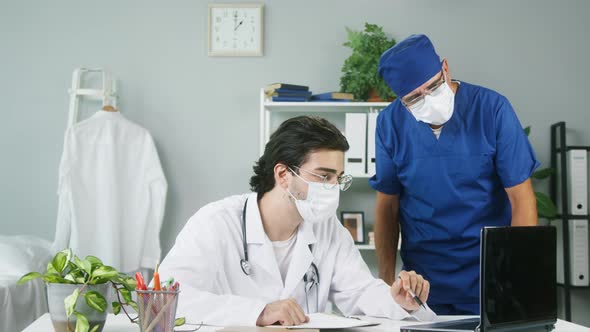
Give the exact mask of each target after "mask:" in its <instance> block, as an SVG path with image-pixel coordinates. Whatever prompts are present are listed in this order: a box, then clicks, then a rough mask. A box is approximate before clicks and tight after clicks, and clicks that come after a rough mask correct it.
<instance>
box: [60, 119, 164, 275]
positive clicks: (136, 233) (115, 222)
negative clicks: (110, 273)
mask: <svg viewBox="0 0 590 332" xmlns="http://www.w3.org/2000/svg"><path fill="white" fill-rule="evenodd" d="M166 191H167V183H166V178H165V177H164V173H163V172H162V167H161V165H160V159H159V158H158V153H157V151H156V147H155V145H154V142H153V140H152V137H151V136H150V134H149V132H148V131H147V130H145V129H144V128H142V127H140V126H138V125H137V124H135V123H133V122H131V121H129V120H127V119H126V118H125V117H124V116H123V115H122V114H121V113H119V112H105V111H98V112H97V113H96V114H94V115H93V116H92V117H90V118H89V119H87V120H84V121H81V122H79V123H77V124H75V125H74V126H72V127H70V128H68V130H67V131H66V135H65V142H64V151H63V155H62V159H61V164H60V167H59V184H58V195H59V207H58V218H57V225H56V232H55V241H54V244H53V247H54V250H61V249H63V248H66V247H71V248H72V249H73V250H74V253H75V254H77V255H78V256H80V257H81V258H83V257H85V256H86V255H94V256H97V257H99V258H101V259H102V260H103V262H104V263H105V264H108V265H111V266H113V267H115V268H117V269H118V270H120V271H125V272H130V271H135V270H138V269H139V268H153V267H154V266H155V264H156V263H157V261H158V260H159V259H160V251H161V249H160V237H159V234H160V227H161V224H162V218H163V216H164V205H165V201H166Z"/></svg>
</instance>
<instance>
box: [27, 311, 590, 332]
mask: <svg viewBox="0 0 590 332" xmlns="http://www.w3.org/2000/svg"><path fill="white" fill-rule="evenodd" d="M465 317H467V316H439V317H438V320H449V319H457V318H465ZM364 319H366V320H368V321H371V322H372V321H376V322H380V323H381V325H378V326H370V327H360V328H354V329H348V330H347V331H349V332H396V331H399V328H400V326H406V325H412V324H422V323H420V322H413V321H393V320H388V319H380V318H373V317H366V318H364ZM218 329H220V328H219V327H214V326H203V327H202V328H201V329H200V330H199V332H215V331H216V330H218ZM48 331H53V325H51V318H50V317H49V314H48V313H46V314H45V315H43V316H41V317H39V319H37V320H36V321H34V322H33V323H32V324H31V325H29V326H28V327H27V328H26V329H24V330H23V332H48ZM137 331H139V327H138V326H137V325H135V324H131V323H130V322H129V319H128V318H127V316H125V315H124V314H120V315H118V316H115V315H113V314H109V316H108V318H107V323H106V325H105V328H104V330H103V332H137ZM295 331H296V330H295ZM554 331H555V332H584V331H587V332H590V328H587V327H584V326H582V325H577V324H573V323H570V322H566V321H563V320H560V319H558V320H557V324H556V325H555V330H554Z"/></svg>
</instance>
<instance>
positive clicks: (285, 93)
mask: <svg viewBox="0 0 590 332" xmlns="http://www.w3.org/2000/svg"><path fill="white" fill-rule="evenodd" d="M264 92H265V93H266V95H267V96H268V97H271V98H272V101H308V100H309V98H310V97H311V91H309V87H308V86H305V85H296V84H286V83H273V84H269V85H268V86H266V88H264Z"/></svg>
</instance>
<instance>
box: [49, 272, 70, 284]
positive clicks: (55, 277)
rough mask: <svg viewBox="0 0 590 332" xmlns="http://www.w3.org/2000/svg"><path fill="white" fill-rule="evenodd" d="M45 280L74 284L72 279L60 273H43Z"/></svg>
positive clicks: (54, 282)
mask: <svg viewBox="0 0 590 332" xmlns="http://www.w3.org/2000/svg"><path fill="white" fill-rule="evenodd" d="M43 280H44V281H45V282H48V283H50V284H73V282H72V281H70V280H68V279H65V278H63V277H62V276H60V275H59V274H55V273H50V274H45V275H43Z"/></svg>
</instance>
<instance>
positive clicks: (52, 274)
mask: <svg viewBox="0 0 590 332" xmlns="http://www.w3.org/2000/svg"><path fill="white" fill-rule="evenodd" d="M36 278H43V280H44V281H45V282H47V283H57V284H76V285H81V286H80V288H76V289H75V290H74V291H73V293H72V294H70V295H69V296H67V297H66V298H65V299H64V305H65V309H66V316H67V328H68V331H73V329H72V328H71V327H70V317H71V316H72V315H74V316H76V330H75V331H76V332H78V331H81V332H87V331H88V330H89V323H88V319H87V317H86V316H85V315H84V314H82V313H80V312H78V311H76V303H77V302H78V297H80V296H81V294H84V295H83V296H84V300H85V301H86V304H87V305H88V306H89V307H90V308H92V309H94V310H96V311H98V312H105V311H106V309H107V300H106V299H105V298H104V295H103V294H100V293H99V292H97V291H88V292H84V290H85V289H86V288H87V287H88V285H99V284H105V283H109V282H110V283H111V284H112V286H113V288H114V289H115V291H116V294H117V299H118V301H117V302H113V303H112V306H113V312H114V313H115V315H116V314H118V313H119V312H120V310H121V309H123V311H125V313H126V314H127V316H129V314H128V313H127V311H126V310H125V306H131V307H132V308H134V309H135V310H136V311H137V304H136V303H135V301H133V300H132V298H131V292H133V291H134V290H135V284H136V282H135V279H134V278H132V277H130V276H128V275H126V274H124V273H121V272H118V271H117V270H116V269H115V268H113V267H111V266H108V265H104V264H103V263H102V261H101V260H100V259H98V258H97V257H94V256H86V258H85V259H80V258H78V256H74V255H73V254H72V250H71V249H66V250H63V251H60V252H58V253H57V254H56V255H55V256H54V257H53V259H52V260H51V262H49V263H48V264H47V270H46V271H45V273H43V274H41V273H39V272H29V273H27V274H25V275H24V276H22V277H21V278H20V279H19V281H18V283H17V284H19V285H20V284H23V283H25V282H27V281H30V280H33V279H36ZM121 298H123V300H121ZM132 321H133V320H132ZM98 328H99V325H95V326H94V327H93V329H92V330H91V332H93V331H96V330H97V329H98Z"/></svg>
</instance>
